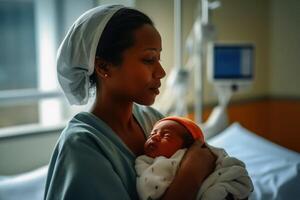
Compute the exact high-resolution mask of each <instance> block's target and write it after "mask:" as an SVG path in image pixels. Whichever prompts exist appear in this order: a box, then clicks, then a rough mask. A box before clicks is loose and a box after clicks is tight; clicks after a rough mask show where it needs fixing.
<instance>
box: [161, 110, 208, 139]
mask: <svg viewBox="0 0 300 200" xmlns="http://www.w3.org/2000/svg"><path fill="white" fill-rule="evenodd" d="M165 120H173V121H176V122H178V123H179V124H181V125H183V126H184V127H185V128H186V129H187V130H188V131H189V133H190V134H191V135H192V136H193V138H194V140H200V141H201V142H204V136H203V132H202V130H201V129H200V127H199V126H198V125H197V124H196V123H195V122H193V121H192V120H190V119H188V118H184V117H177V116H170V117H165V118H163V119H161V120H159V121H158V122H161V121H165Z"/></svg>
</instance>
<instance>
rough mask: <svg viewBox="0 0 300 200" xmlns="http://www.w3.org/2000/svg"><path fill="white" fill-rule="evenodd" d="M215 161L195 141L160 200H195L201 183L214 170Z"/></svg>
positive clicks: (213, 157)
mask: <svg viewBox="0 0 300 200" xmlns="http://www.w3.org/2000/svg"><path fill="white" fill-rule="evenodd" d="M215 160H216V157H215V156H214V155H213V153H212V152H211V151H210V150H209V149H208V148H207V147H206V146H203V145H202V144H201V143H200V142H198V141H196V142H195V143H194V144H193V145H192V146H191V147H190V148H189V150H188V151H187V153H186V154H185V156H184V158H183V160H182V161H181V165H180V168H179V169H178V171H177V174H176V176H175V178H174V180H173V182H172V183H171V185H170V187H169V188H168V190H167V191H166V192H165V194H164V196H163V198H162V199H163V200H166V199H186V200H189V199H191V200H194V199H196V196H197V193H198V190H199V188H200V186H201V184H202V182H203V181H204V179H205V178H206V177H207V176H208V175H209V174H210V173H211V172H212V171H213V170H214V168H215Z"/></svg>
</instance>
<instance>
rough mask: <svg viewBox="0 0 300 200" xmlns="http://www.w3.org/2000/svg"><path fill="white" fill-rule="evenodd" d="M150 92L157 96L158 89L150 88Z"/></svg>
mask: <svg viewBox="0 0 300 200" xmlns="http://www.w3.org/2000/svg"><path fill="white" fill-rule="evenodd" d="M151 91H152V92H153V93H154V94H159V89H158V88H151Z"/></svg>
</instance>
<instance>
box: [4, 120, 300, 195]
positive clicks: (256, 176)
mask: <svg viewBox="0 0 300 200" xmlns="http://www.w3.org/2000/svg"><path fill="white" fill-rule="evenodd" d="M208 143H209V144H211V145H213V146H217V147H222V148H224V149H226V151H227V152H228V153H229V154H230V155H231V156H235V157H237V158H239V159H240V160H242V161H244V162H245V163H246V166H247V169H248V171H249V174H250V176H251V178H252V180H253V183H254V188H255V189H254V192H253V193H252V195H251V196H250V198H249V199H250V200H259V199H262V200H271V199H272V200H281V199H283V200H293V199H299V196H300V154H298V153H296V152H293V151H291V150H288V149H286V148H284V147H281V146H279V145H276V144H274V143H272V142H270V141H268V140H266V139H263V138H261V137H260V136H257V135H256V134H254V133H252V132H250V131H249V130H247V129H245V128H243V127H242V126H241V125H240V124H238V123H234V124H232V125H230V126H229V127H228V128H226V129H225V130H224V131H222V132H221V133H220V134H218V135H216V136H213V137H212V138H210V139H209V140H208ZM46 174H47V166H44V167H41V168H39V169H36V170H34V171H31V172H27V173H23V174H20V175H15V176H0V199H1V200H21V199H22V200H40V199H42V197H43V193H44V187H45V181H46Z"/></svg>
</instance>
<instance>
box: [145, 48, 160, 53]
mask: <svg viewBox="0 0 300 200" xmlns="http://www.w3.org/2000/svg"><path fill="white" fill-rule="evenodd" d="M144 51H155V52H161V51H162V49H157V48H151V47H150V48H145V49H144Z"/></svg>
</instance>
